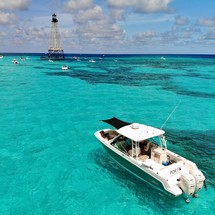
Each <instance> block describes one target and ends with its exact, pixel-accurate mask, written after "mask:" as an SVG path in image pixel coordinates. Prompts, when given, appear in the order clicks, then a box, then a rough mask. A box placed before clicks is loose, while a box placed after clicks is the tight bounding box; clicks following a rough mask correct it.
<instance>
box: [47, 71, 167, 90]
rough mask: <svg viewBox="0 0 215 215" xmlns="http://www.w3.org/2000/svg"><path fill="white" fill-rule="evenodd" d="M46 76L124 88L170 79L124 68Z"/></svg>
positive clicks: (59, 73)
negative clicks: (64, 77) (145, 82)
mask: <svg viewBox="0 0 215 215" xmlns="http://www.w3.org/2000/svg"><path fill="white" fill-rule="evenodd" d="M46 75H50V76H67V77H72V78H79V79H81V80H84V81H86V82H88V83H91V84H101V83H103V84H118V85H125V86H142V81H155V83H154V84H156V85H158V84H160V82H162V81H166V80H169V78H170V76H169V75H168V74H154V73H134V72H129V69H127V68H125V67H121V68H119V69H116V70H106V72H86V71H84V70H83V71H82V70H73V71H72V72H47V73H46ZM158 82H159V83H158ZM151 84H152V83H151Z"/></svg>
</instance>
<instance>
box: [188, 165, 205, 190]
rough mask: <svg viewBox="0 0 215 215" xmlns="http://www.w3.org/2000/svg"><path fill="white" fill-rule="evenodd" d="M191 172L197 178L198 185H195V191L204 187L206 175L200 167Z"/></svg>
mask: <svg viewBox="0 0 215 215" xmlns="http://www.w3.org/2000/svg"><path fill="white" fill-rule="evenodd" d="M190 174H191V175H192V176H193V177H194V178H195V182H196V186H195V193H197V192H198V191H199V190H201V189H202V186H203V184H204V180H205V176H204V175H203V174H202V172H201V171H200V170H198V169H195V170H191V171H190Z"/></svg>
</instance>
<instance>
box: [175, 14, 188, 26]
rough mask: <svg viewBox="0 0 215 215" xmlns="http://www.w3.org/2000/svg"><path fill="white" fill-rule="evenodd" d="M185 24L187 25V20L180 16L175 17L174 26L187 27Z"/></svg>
mask: <svg viewBox="0 0 215 215" xmlns="http://www.w3.org/2000/svg"><path fill="white" fill-rule="evenodd" d="M187 24H189V20H188V19H187V18H184V17H181V16H176V17H175V25H176V26H182V25H187Z"/></svg>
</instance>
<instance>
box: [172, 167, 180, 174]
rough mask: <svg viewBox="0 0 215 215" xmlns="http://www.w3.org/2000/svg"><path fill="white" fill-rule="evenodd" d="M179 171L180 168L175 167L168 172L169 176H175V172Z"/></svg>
mask: <svg viewBox="0 0 215 215" xmlns="http://www.w3.org/2000/svg"><path fill="white" fill-rule="evenodd" d="M179 171H181V167H177V168H175V169H173V170H171V171H170V175H175V174H176V173H177V172H179Z"/></svg>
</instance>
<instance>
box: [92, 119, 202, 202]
mask: <svg viewBox="0 0 215 215" xmlns="http://www.w3.org/2000/svg"><path fill="white" fill-rule="evenodd" d="M102 121H104V122H106V123H108V124H110V125H112V126H114V127H115V128H116V129H103V130H99V131H97V132H95V136H96V138H97V139H98V140H99V141H100V142H101V143H102V145H103V146H104V148H105V149H106V151H107V152H108V153H109V154H110V155H111V156H112V157H113V158H114V159H115V160H116V161H117V162H118V163H119V164H121V165H122V166H123V167H124V168H126V169H127V170H129V171H130V172H131V173H133V174H134V175H136V176H138V177H139V178H141V179H142V180H144V181H145V182H147V183H149V184H151V185H153V186H154V187H155V188H158V189H159V190H161V191H165V193H167V194H170V195H171V196H175V197H177V196H180V195H183V197H184V198H185V200H186V202H187V203H189V201H190V200H189V197H190V196H192V197H198V194H197V193H198V192H199V191H200V190H201V189H202V187H203V186H206V184H205V176H204V175H203V173H202V172H201V171H200V170H199V169H198V167H197V166H196V164H195V163H193V162H192V161H190V160H188V159H186V158H184V157H181V156H180V155H178V154H176V153H174V152H172V151H170V150H168V149H167V145H166V139H165V136H164V134H165V131H164V130H162V129H158V128H154V127H151V126H148V125H144V124H139V123H128V122H124V121H122V120H119V119H117V118H115V117H114V118H111V119H108V120H102Z"/></svg>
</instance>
